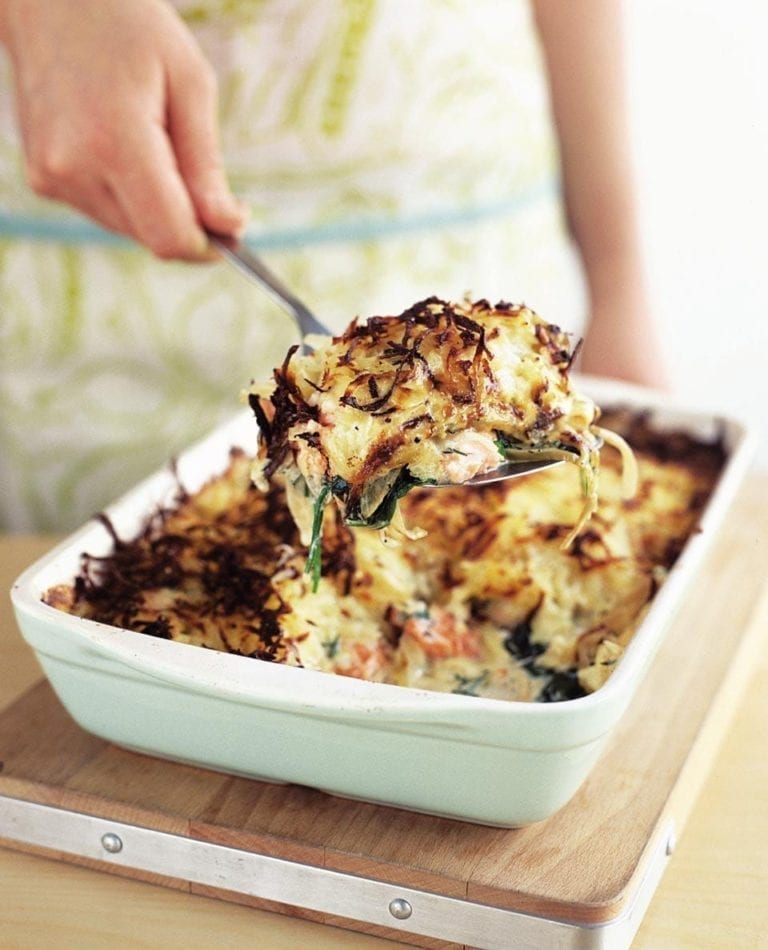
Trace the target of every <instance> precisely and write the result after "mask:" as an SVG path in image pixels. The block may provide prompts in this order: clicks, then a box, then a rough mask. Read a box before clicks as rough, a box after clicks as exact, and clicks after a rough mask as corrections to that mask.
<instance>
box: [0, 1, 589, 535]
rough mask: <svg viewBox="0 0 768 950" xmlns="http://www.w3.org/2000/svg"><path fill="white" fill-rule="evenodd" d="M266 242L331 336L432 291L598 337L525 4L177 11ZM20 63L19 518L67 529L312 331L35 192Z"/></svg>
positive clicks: (15, 172)
mask: <svg viewBox="0 0 768 950" xmlns="http://www.w3.org/2000/svg"><path fill="white" fill-rule="evenodd" d="M176 5H177V7H178V8H179V10H180V12H181V14H182V16H183V17H184V19H185V20H186V22H187V23H188V25H189V26H190V28H191V29H192V30H193V31H194V32H195V34H196V36H197V38H198V40H199V42H200V44H201V46H202V47H203V49H204V51H205V53H206V55H207V56H208V57H209V59H210V60H211V62H212V63H213V64H214V66H215V68H216V70H217V73H218V75H219V80H220V95H221V123H222V143H223V148H224V154H225V159H226V164H227V170H228V173H229V175H230V180H231V182H232V185H233V188H234V190H235V191H236V192H237V194H238V195H240V196H241V197H243V198H244V199H245V200H246V201H247V202H248V203H249V205H250V207H251V210H252V218H251V224H250V227H249V231H248V241H249V242H250V243H251V244H252V245H253V246H254V247H255V248H256V249H258V250H260V251H262V252H263V254H264V256H265V258H267V259H268V261H269V263H270V264H271V265H272V266H273V268H274V269H275V271H277V272H278V273H280V274H281V276H283V277H284V278H285V279H286V281H288V282H289V283H290V284H292V285H293V286H295V288H296V290H297V291H298V293H299V295H300V296H302V297H303V298H304V299H306V301H307V302H308V303H309V304H310V305H311V306H313V307H314V308H315V309H316V311H317V312H318V314H319V315H320V317H321V318H322V319H324V320H325V321H326V322H327V323H328V324H329V325H330V326H331V327H334V328H338V329H340V328H341V327H342V326H344V325H345V324H346V323H347V322H348V321H349V320H350V319H351V318H352V317H354V316H356V315H361V316H363V317H364V316H368V315H370V314H373V313H397V312H400V311H401V310H403V309H404V308H405V307H407V306H409V305H410V304H411V303H413V302H414V301H416V300H417V299H420V298H422V297H425V296H428V295H430V294H438V295H440V296H444V297H459V296H462V295H464V294H465V293H472V294H474V295H476V296H484V297H488V298H492V299H498V298H502V297H503V298H506V299H511V300H519V301H525V302H526V303H528V304H529V305H531V306H532V307H534V308H535V309H537V310H538V311H539V312H540V313H542V314H543V315H545V316H546V317H547V318H548V319H550V320H552V321H553V322H557V323H559V324H560V325H562V326H563V327H565V328H568V329H573V330H574V331H578V329H579V327H580V325H581V322H582V319H583V292H582V288H581V283H580V279H579V274H578V270H577V267H576V264H575V260H574V256H573V254H572V251H571V248H570V245H569V242H568V240H567V237H566V234H565V229H564V226H563V221H562V213H561V207H560V200H559V184H558V176H557V156H556V149H555V144H554V138H553V133H552V128H551V122H550V116H549V106H548V100H547V94H546V85H545V83H544V81H543V78H542V72H541V62H540V55H539V50H538V46H537V43H536V38H535V33H534V29H533V26H532V23H531V20H530V14H529V10H528V6H527V3H525V2H523V0H378V2H376V0H315V2H313V3H306V2H303V0H240V2H237V0H202V2H192V0H190V2H178V3H177V4H176ZM9 90H10V78H9V71H8V67H7V63H6V62H5V61H4V60H2V61H0V485H1V486H2V491H1V492H0V526H2V527H4V528H5V529H12V530H65V529H69V528H71V527H73V526H75V525H77V524H78V523H80V522H82V521H83V520H85V519H86V518H87V517H89V516H90V515H92V514H93V513H94V512H96V511H98V510H99V509H100V508H102V507H103V506H104V505H105V504H107V503H108V502H109V501H111V500H113V499H114V498H115V497H116V496H117V495H118V494H119V493H120V492H121V491H123V490H124V489H126V488H127V487H129V486H130V485H132V484H133V483H135V482H136V481H137V480H138V479H139V478H141V477H142V476H144V475H145V474H147V473H149V472H150V471H152V470H153V469H155V468H156V467H158V466H159V465H162V464H163V463H165V462H166V461H167V460H168V459H169V458H170V457H171V456H173V455H174V454H175V453H177V452H178V451H180V450H181V449H182V448H184V447H185V446H186V445H188V444H189V443H190V442H191V441H192V440H194V439H195V438H197V437H198V436H199V435H201V434H202V433H204V432H205V431H207V430H208V429H210V428H211V427H212V426H214V425H215V424H216V423H217V422H218V421H220V420H222V419H224V418H226V417H227V416H229V415H231V414H232V413H234V412H236V411H237V410H238V408H239V393H240V390H241V389H242V388H243V387H244V386H246V385H247V384H248V383H249V381H250V380H251V379H253V378H260V377H263V376H264V375H266V374H268V373H269V372H270V370H271V368H272V367H273V366H274V365H275V364H276V363H278V362H279V361H280V360H281V358H282V356H283V355H284V353H285V350H286V348H287V346H288V345H289V344H290V343H291V342H293V341H294V340H295V338H296V334H295V329H294V328H293V326H292V325H291V324H290V322H289V320H288V318H286V317H284V316H283V315H282V313H281V311H279V310H277V309H276V307H275V306H274V305H273V304H272V303H271V302H270V301H269V300H268V299H267V298H266V297H265V296H264V295H262V294H260V293H259V291H258V289H256V288H255V287H252V286H250V285H249V284H248V283H247V282H246V281H244V280H243V279H242V278H240V277H238V276H237V275H236V274H235V273H231V272H230V271H229V270H228V269H227V268H226V267H225V266H224V265H199V266H198V265H186V264H176V263H164V262H160V261H157V260H155V259H154V258H152V256H151V255H149V254H148V253H147V252H145V251H144V250H142V249H140V248H137V247H135V246H134V245H132V244H129V243H128V242H124V241H122V240H118V239H117V238H115V237H113V236H111V235H108V234H106V233H105V232H103V231H101V230H100V229H99V228H97V227H95V226H94V225H91V224H90V223H89V222H87V221H86V220H85V219H83V218H81V217H78V216H76V215H75V214H73V213H72V212H70V211H68V210H67V209H65V208H63V207H62V206H59V205H56V204H54V203H52V202H46V201H43V200H41V199H37V198H35V197H34V196H33V195H32V194H31V193H30V192H29V190H28V189H27V188H26V186H25V184H24V176H23V171H22V159H21V153H20V150H19V145H18V138H17V135H16V132H15V128H14V121H13V109H12V103H11V99H10V94H9Z"/></svg>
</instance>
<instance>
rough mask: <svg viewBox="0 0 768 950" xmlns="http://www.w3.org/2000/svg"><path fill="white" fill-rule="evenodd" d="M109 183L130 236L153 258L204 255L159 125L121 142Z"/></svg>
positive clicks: (200, 231)
mask: <svg viewBox="0 0 768 950" xmlns="http://www.w3.org/2000/svg"><path fill="white" fill-rule="evenodd" d="M107 180H108V182H109V184H110V186H111V188H112V191H113V193H114V195H115V199H116V201H117V203H118V205H119V206H120V209H121V211H122V213H123V214H124V216H125V218H126V220H127V221H128V223H129V225H130V227H131V232H132V234H133V235H134V236H135V238H136V239H137V240H138V241H140V242H141V243H142V244H144V245H146V247H148V248H149V249H150V250H151V251H152V252H153V253H154V254H155V255H156V256H157V257H159V258H162V259H164V260H170V259H173V258H179V259H182V260H190V261H193V260H204V259H205V258H206V257H207V252H208V240H207V238H206V236H205V234H204V232H203V229H202V228H201V227H200V225H199V223H198V221H197V215H196V212H195V209H194V207H193V204H192V200H191V198H190V195H189V192H188V190H187V188H186V186H185V184H184V182H183V180H182V178H181V176H180V174H179V171H178V167H177V165H176V161H175V157H174V155H173V151H172V148H171V144H170V142H169V140H168V136H167V135H166V133H165V130H164V129H163V128H162V127H160V126H158V125H155V124H151V123H148V124H145V125H143V126H141V127H139V135H138V136H136V137H134V138H132V139H130V140H128V141H126V142H124V143H123V145H122V149H121V154H120V156H119V157H118V158H116V159H115V160H114V161H113V162H112V164H111V167H110V169H109V171H108V173H107Z"/></svg>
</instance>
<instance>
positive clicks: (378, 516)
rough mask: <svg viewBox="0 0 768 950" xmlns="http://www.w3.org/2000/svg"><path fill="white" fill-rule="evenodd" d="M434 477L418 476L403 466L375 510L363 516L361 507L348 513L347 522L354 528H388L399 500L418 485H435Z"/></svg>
mask: <svg viewBox="0 0 768 950" xmlns="http://www.w3.org/2000/svg"><path fill="white" fill-rule="evenodd" d="M434 484H436V483H435V479H433V478H428V479H424V478H416V477H415V476H413V475H411V473H410V472H409V471H408V469H407V468H401V469H400V471H399V473H398V475H397V478H396V479H395V481H394V482H393V483H392V487H391V488H390V489H389V491H388V492H387V494H386V495H385V496H384V498H383V499H382V500H381V502H380V503H379V505H378V507H377V508H376V510H375V511H374V512H372V513H371V514H370V515H368V517H367V518H363V516H362V515H361V514H360V511H359V509H358V510H357V511H352V512H350V513H349V514H348V516H347V518H346V519H345V520H346V523H347V524H348V525H350V526H351V527H353V528H386V526H387V525H388V524H389V522H390V521H391V520H392V517H393V515H394V513H395V508H396V507H397V503H398V501H400V499H401V498H402V497H403V495H407V494H408V492H409V491H410V490H411V489H412V488H416V487H417V486H418V485H434Z"/></svg>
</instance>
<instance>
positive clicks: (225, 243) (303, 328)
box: [208, 232, 562, 488]
mask: <svg viewBox="0 0 768 950" xmlns="http://www.w3.org/2000/svg"><path fill="white" fill-rule="evenodd" d="M208 239H209V240H210V242H211V244H212V245H213V246H214V247H215V248H216V250H217V251H219V253H220V254H221V256H222V257H223V258H224V260H226V261H227V263H229V264H231V265H232V266H233V267H234V268H236V269H237V270H238V271H239V272H240V273H241V274H244V275H245V276H246V277H249V278H250V279H251V280H254V281H256V283H257V284H259V285H260V286H261V287H262V288H263V289H265V290H266V291H267V292H268V293H269V294H270V296H271V297H272V299H273V300H274V301H275V302H276V303H278V304H279V305H280V306H281V307H282V308H283V309H284V310H287V312H288V313H289V314H290V315H291V316H292V317H293V319H294V320H295V321H296V323H297V324H298V327H299V331H300V332H301V338H302V345H303V346H304V347H305V348H307V345H306V343H304V342H303V341H304V338H305V337H306V336H307V334H309V333H318V334H321V335H322V336H333V333H332V332H331V331H330V330H329V329H328V328H327V327H325V326H324V325H323V324H322V323H321V322H320V321H319V320H318V319H317V317H316V316H315V315H314V314H313V313H312V311H311V310H310V309H309V308H308V307H307V306H306V305H305V304H304V303H302V302H301V300H299V298H298V297H297V296H296V295H295V294H294V293H293V292H292V291H290V290H289V289H288V288H287V287H286V286H285V284H283V282H282V281H281V280H280V279H279V278H277V277H276V276H275V275H274V274H273V273H272V271H271V270H270V269H269V268H268V267H267V266H266V265H265V264H264V262H263V261H262V260H261V258H259V257H257V256H256V255H255V254H254V253H253V252H252V251H249V250H248V248H246V247H245V246H244V245H243V243H242V241H238V240H236V239H235V238H231V237H222V236H221V235H218V234H211V233H210V232H209V234H208ZM560 464H562V462H561V460H559V459H547V460H545V461H541V462H536V461H530V460H527V461H524V462H502V463H501V465H499V466H498V468H494V469H492V470H491V471H489V472H482V473H480V474H479V475H475V476H473V477H472V478H470V479H469V480H468V481H466V482H461V483H460V484H462V485H489V484H491V483H492V482H503V481H506V480H507V479H509V478H519V477H520V476H521V475H530V474H532V473H534V472H539V471H542V470H543V469H545V468H551V467H552V466H553V465H560ZM427 487H432V488H456V487H457V483H456V482H436V483H435V484H433V485H431V486H427Z"/></svg>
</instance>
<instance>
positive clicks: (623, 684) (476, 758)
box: [12, 380, 754, 827]
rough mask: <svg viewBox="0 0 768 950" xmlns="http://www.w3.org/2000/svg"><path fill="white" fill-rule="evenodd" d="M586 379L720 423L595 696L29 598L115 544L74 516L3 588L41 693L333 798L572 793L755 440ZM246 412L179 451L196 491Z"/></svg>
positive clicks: (147, 485)
mask: <svg viewBox="0 0 768 950" xmlns="http://www.w3.org/2000/svg"><path fill="white" fill-rule="evenodd" d="M582 385H584V386H585V387H586V388H587V390H588V391H589V392H590V394H591V395H593V396H594V398H595V399H596V400H597V401H598V403H599V404H602V405H617V404H621V405H629V406H633V407H635V408H649V409H650V410H651V411H652V415H653V418H654V421H655V422H656V423H657V424H658V425H661V426H667V425H668V426H671V427H675V428H684V429H686V430H688V431H690V432H691V433H692V434H694V435H699V436H703V437H707V436H712V435H714V434H716V433H720V432H722V434H723V437H724V441H725V445H726V449H727V452H728V461H727V464H726V467H725V469H724V471H723V473H722V476H721V478H720V481H719V484H718V486H717V488H716V491H715V492H714V494H713V496H712V497H711V499H710V501H709V504H708V507H707V509H706V512H705V514H704V516H703V519H702V525H701V526H702V531H701V532H700V533H698V534H697V535H695V536H694V537H692V538H691V540H690V541H689V543H688V544H687V546H686V548H685V550H684V551H683V553H682V555H681V557H680V558H679V560H678V562H677V563H676V565H675V566H674V568H673V569H672V571H671V573H670V576H669V579H668V580H667V582H666V583H665V584H664V586H663V587H662V588H661V590H660V591H659V592H658V594H657V595H656V597H655V598H654V602H653V604H652V606H651V608H650V610H649V612H648V614H647V616H646V618H645V620H644V621H643V623H642V626H641V628H640V629H639V630H638V632H637V634H636V635H635V637H634V639H633V641H632V643H631V645H630V647H629V648H628V650H627V651H626V653H625V655H624V657H623V658H622V660H621V662H620V663H619V665H618V667H617V669H616V671H615V672H614V674H613V675H612V677H611V678H610V680H609V681H608V682H607V684H606V685H605V686H603V687H602V688H600V689H599V690H598V691H597V692H595V693H593V694H592V695H590V696H586V697H583V698H580V699H574V700H569V701H566V702H560V703H549V704H536V703H519V702H504V701H500V700H490V699H479V698H475V697H469V696H463V695H456V694H442V693H431V692H426V691H419V690H413V689H406V688H403V687H398V686H388V685H383V684H376V683H366V682H362V681H359V680H354V679H350V678H347V677H341V676H334V675H332V674H326V673H318V672H313V671H309V670H302V669H296V668H292V667H285V666H280V665H277V664H272V663H266V662H263V661H260V660H256V659H249V658H244V657H240V656H235V655H230V654H223V653H217V652H215V651H211V650H205V649H201V648H199V647H194V646H187V645H185V644H179V643H174V642H171V641H165V640H158V639H155V638H153V637H148V636H142V635H140V634H136V633H133V632H129V631H125V630H117V629H115V628H113V627H108V626H105V625H103V624H98V623H94V622H92V621H89V620H83V619H80V618H76V617H72V616H70V615H68V614H65V613H62V612H60V611H57V610H55V609H53V608H51V607H48V606H47V605H45V604H43V603H42V602H41V599H40V598H41V595H42V593H43V592H44V591H45V590H46V589H47V588H49V587H51V586H52V585H54V584H58V583H63V582H68V581H71V579H72V578H73V577H74V575H75V574H76V573H77V570H78V559H79V556H80V553H81V552H82V551H85V550H87V551H89V552H90V553H93V554H98V553H105V552H106V551H108V550H109V547H110V545H111V538H110V537H109V535H108V533H107V531H106V530H105V528H104V527H103V525H102V524H101V523H100V522H98V521H93V522H90V523H89V524H87V525H86V526H85V527H84V528H82V529H81V530H79V531H78V532H76V533H75V534H73V535H72V536H71V537H70V538H68V539H67V540H66V541H65V542H64V543H63V544H61V545H59V546H58V547H57V548H56V549H55V550H53V551H51V552H50V553H49V554H48V555H46V556H45V557H43V558H42V559H41V560H39V561H38V562H37V563H35V564H34V565H32V566H31V567H30V568H29V569H28V570H26V571H25V572H24V573H23V574H22V575H21V576H20V577H19V579H18V580H17V582H16V584H15V585H14V587H13V590H12V599H13V603H14V608H15V611H16V615H17V618H18V623H19V626H20V628H21V631H22V634H23V636H24V638H25V639H26V641H27V642H28V643H29V644H30V646H31V647H32V648H33V649H34V650H35V652H36V654H37V656H38V659H39V660H40V662H41V664H42V666H43V669H44V670H45V673H46V675H47V676H48V678H49V680H50V682H51V684H52V686H53V688H54V690H55V691H56V693H57V694H58V695H59V697H60V699H61V700H62V702H63V703H64V705H65V707H66V708H67V710H68V711H69V713H70V714H71V715H72V716H73V718H74V719H75V720H76V721H77V722H78V723H79V724H80V725H81V726H82V727H83V728H84V729H86V730H88V731H89V732H92V733H94V734H96V735H99V736H102V737H103V738H105V739H107V740H109V741H112V742H115V743H117V744H119V745H122V746H125V747H128V748H131V749H134V750H138V751H141V752H144V753H148V754H151V755H158V756H162V757H166V758H170V759H174V760H180V761H184V762H189V763H194V764H197V765H201V766H205V767H207V768H212V769H218V770H223V771H226V772H231V773H235V774H238V775H244V776H249V777H253V778H261V779H267V780H270V781H277V782H295V783H299V784H302V785H307V786H311V787H313V788H317V789H323V790H325V791H328V792H332V793H335V794H338V795H344V796H350V797H354V798H361V799H365V800H368V801H375V802H383V803H387V804H390V805H395V806H399V807H403V808H408V809H413V810H417V811H424V812H430V813H435V814H440V815H446V816H450V817H453V818H460V819H464V820H468V821H475V822H481V823H484V824H491V825H501V826H505V827H511V826H517V825H523V824H528V823H531V822H535V821H539V820H541V819H543V818H546V817H548V816H549V815H551V814H553V813H554V812H555V811H557V810H558V809H559V808H561V807H562V806H563V805H564V804H565V803H566V802H567V801H568V800H569V799H570V798H571V797H572V796H573V794H574V793H575V792H576V790H577V789H578V788H579V786H580V785H581V784H582V782H583V781H584V779H585V778H586V777H587V775H588V774H589V771H590V769H591V768H592V766H593V764H594V763H595V761H596V759H597V757H598V756H599V755H600V752H601V750H602V749H603V746H604V744H605V742H606V740H607V739H608V737H609V735H610V733H611V731H612V729H613V728H614V726H615V725H616V723H617V722H618V720H619V719H620V717H621V715H622V714H623V712H624V711H625V709H626V708H627V706H628V705H629V703H630V702H631V700H632V697H633V695H634V693H635V690H636V689H637V686H638V684H639V683H640V681H641V679H642V678H643V674H644V673H645V671H646V669H647V668H648V665H649V663H650V661H651V659H652V657H653V655H654V653H655V652H656V649H657V647H658V645H659V643H660V642H661V640H662V638H663V635H664V631H665V628H666V626H667V621H668V620H669V619H670V617H671V615H672V613H673V611H674V609H675V607H676V605H677V604H678V603H679V602H680V599H681V598H682V597H683V596H684V591H685V587H686V584H687V582H688V581H689V580H690V578H691V577H692V575H693V573H694V571H695V569H696V566H697V563H698V562H699V560H700V558H701V555H702V554H703V553H704V551H705V550H706V548H707V546H708V543H709V541H710V539H711V538H712V536H713V534H714V532H715V530H716V527H717V524H718V522H719V521H720V520H721V518H722V517H723V515H724V513H725V511H726V509H727V506H728V503H729V502H730V500H731V497H732V495H733V494H734V492H735V490H736V488H737V486H738V484H739V482H740V480H741V478H742V476H743V474H744V472H745V470H746V468H747V466H748V463H749V459H750V457H751V454H752V450H753V447H754V438H753V436H752V434H751V433H750V432H749V431H748V429H747V428H746V427H745V426H743V425H742V424H740V423H739V422H736V421H734V420H729V419H722V418H717V417H715V416H714V415H713V414H711V413H705V412H701V411H697V410H686V409H683V408H679V407H677V408H675V407H672V406H670V400H669V399H668V397H663V399H662V398H658V397H654V396H652V395H651V394H649V393H647V392H644V391H642V390H637V389H635V388H634V387H627V386H623V385H618V384H614V383H612V382H609V381H604V380H585V381H584V382H583V383H582ZM255 439H256V433H255V425H254V423H253V420H252V418H251V417H250V416H249V415H247V414H244V415H242V416H238V417H237V418H236V419H234V420H233V421H232V422H231V423H230V424H228V425H226V426H224V427H222V428H220V429H218V430H216V431H215V432H214V433H213V434H212V435H211V436H210V437H209V438H207V439H206V440H204V441H203V442H202V443H200V444H198V445H197V446H195V447H193V448H192V449H190V450H189V451H188V452H187V453H185V454H184V455H183V456H182V457H181V458H180V459H179V460H178V473H179V475H180V477H181V480H182V483H183V484H184V485H185V486H186V487H187V488H188V489H189V490H194V489H195V488H196V487H198V486H199V485H200V484H202V483H203V482H204V481H205V480H206V479H207V478H209V477H210V476H211V475H213V474H215V473H217V472H219V471H220V470H221V469H223V467H224V465H225V464H226V460H227V455H228V452H229V449H230V447H231V446H232V445H244V446H245V447H246V448H249V449H253V447H254V445H255ZM176 486H177V482H176V480H175V477H174V476H173V475H172V474H171V472H170V471H162V472H159V473H158V474H156V475H155V476H153V477H151V478H150V479H148V480H147V481H146V482H144V483H143V484H141V485H140V486H139V487H138V488H136V489H134V490H133V491H132V492H130V493H129V494H127V495H126V496H125V497H124V498H122V499H121V500H120V501H118V502H117V503H116V504H115V505H113V506H112V507H111V508H110V509H109V511H108V514H109V516H110V518H111V520H112V521H113V523H114V525H115V527H116V528H117V530H118V532H119V534H120V535H121V536H124V537H126V536H130V535H131V534H132V533H134V532H135V531H136V530H138V528H139V526H140V524H141V523H142V522H143V520H144V518H145V517H146V515H147V514H148V513H149V512H150V511H151V510H152V509H153V508H154V507H155V506H156V505H157V504H158V502H161V501H163V500H165V501H167V500H168V499H169V498H170V497H171V496H172V494H173V492H174V490H175V489H176Z"/></svg>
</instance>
